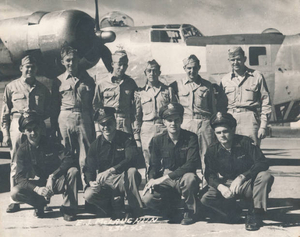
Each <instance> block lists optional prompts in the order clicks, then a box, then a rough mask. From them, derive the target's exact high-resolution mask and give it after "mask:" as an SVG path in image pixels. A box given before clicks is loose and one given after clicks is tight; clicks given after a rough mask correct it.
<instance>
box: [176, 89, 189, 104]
mask: <svg viewBox="0 0 300 237" xmlns="http://www.w3.org/2000/svg"><path fill="white" fill-rule="evenodd" d="M189 95H190V92H189V91H179V92H178V97H179V102H180V104H181V105H182V106H183V107H188V106H189Z"/></svg>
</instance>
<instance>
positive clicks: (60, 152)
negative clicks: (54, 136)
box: [12, 111, 78, 221]
mask: <svg viewBox="0 0 300 237" xmlns="http://www.w3.org/2000/svg"><path fill="white" fill-rule="evenodd" d="M40 124H41V117H40V116H39V115H38V114H37V113H36V112H34V111H32V112H25V113H24V114H22V115H21V117H20V118H19V130H20V131H21V132H22V133H23V134H25V141H23V142H22V144H21V145H20V147H19V149H18V151H17V153H16V160H17V172H16V176H15V182H16V186H14V187H13V189H12V199H13V200H14V201H18V202H24V203H27V204H29V205H31V206H33V207H34V208H35V211H34V215H35V216H37V217H43V216H44V207H45V206H46V205H47V204H48V203H49V202H50V198H51V196H52V195H54V193H63V199H64V203H63V205H62V206H61V208H60V210H61V212H62V214H63V217H64V220H66V221H74V220H75V219H76V210H77V173H78V170H77V168H75V167H73V163H74V162H73V159H72V158H71V154H70V152H67V151H66V150H65V149H64V147H63V146H62V145H58V144H54V143H52V142H51V141H50V140H49V139H46V137H44V136H42V132H41V131H42V127H41V126H40Z"/></svg>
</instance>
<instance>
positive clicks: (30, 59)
mask: <svg viewBox="0 0 300 237" xmlns="http://www.w3.org/2000/svg"><path fill="white" fill-rule="evenodd" d="M34 64H36V59H35V58H34V57H33V56H32V55H26V56H25V57H24V58H22V60H21V65H34Z"/></svg>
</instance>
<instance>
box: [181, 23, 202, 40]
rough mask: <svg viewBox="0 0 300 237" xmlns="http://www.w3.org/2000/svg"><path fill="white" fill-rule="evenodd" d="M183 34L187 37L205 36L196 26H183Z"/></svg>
mask: <svg viewBox="0 0 300 237" xmlns="http://www.w3.org/2000/svg"><path fill="white" fill-rule="evenodd" d="M182 34H183V37H184V38H185V39H187V38H189V37H192V36H199V37H201V36H203V35H202V34H201V33H200V31H199V30H198V29H197V28H196V27H194V26H188V27H184V28H182Z"/></svg>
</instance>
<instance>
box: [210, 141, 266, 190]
mask: <svg viewBox="0 0 300 237" xmlns="http://www.w3.org/2000/svg"><path fill="white" fill-rule="evenodd" d="M205 165H206V169H205V179H206V180H207V182H208V184H209V185H210V186H212V187H213V188H215V189H217V187H218V185H219V184H224V183H225V182H226V180H228V179H231V180H234V179H235V178H236V177H237V176H238V175H240V174H243V175H244V176H245V177H246V180H247V179H250V178H252V179H255V177H256V175H257V174H258V173H259V172H261V171H265V170H267V169H268V168H269V166H268V163H267V159H266V158H265V156H264V154H263V153H262V151H261V150H260V148H259V147H258V146H255V145H253V141H252V140H251V139H250V138H248V137H246V136H241V135H234V138H233V144H232V148H231V151H230V152H229V151H227V150H226V149H225V148H224V147H223V146H222V145H221V144H220V143H219V142H217V143H215V144H213V145H211V146H210V147H209V148H208V150H207V152H206V154H205Z"/></svg>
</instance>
